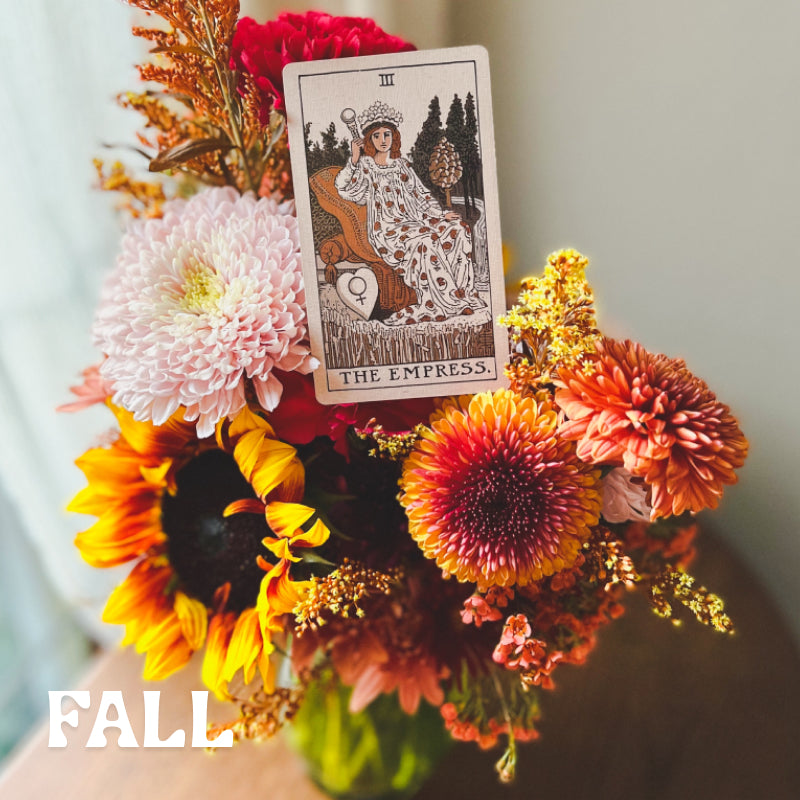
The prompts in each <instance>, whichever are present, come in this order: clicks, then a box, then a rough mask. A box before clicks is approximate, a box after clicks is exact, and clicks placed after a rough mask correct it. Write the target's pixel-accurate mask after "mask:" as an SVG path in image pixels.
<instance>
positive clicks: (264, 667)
mask: <svg viewBox="0 0 800 800" xmlns="http://www.w3.org/2000/svg"><path fill="white" fill-rule="evenodd" d="M274 649H275V648H274V647H273V646H272V645H270V650H269V651H267V649H266V647H265V648H264V649H263V650H262V652H261V655H260V656H259V657H258V671H259V673H260V674H261V682H262V683H263V684H264V691H265V692H266V693H267V694H272V692H274V691H275V672H276V670H275V665H274V664H273V663H272V659H271V658H270V657H269V656H270V653H271V652H272V650H274Z"/></svg>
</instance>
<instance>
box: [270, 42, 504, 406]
mask: <svg viewBox="0 0 800 800" xmlns="http://www.w3.org/2000/svg"><path fill="white" fill-rule="evenodd" d="M283 76H284V86H285V90H286V109H287V118H288V125H289V141H290V147H291V156H292V174H293V178H294V187H295V196H296V201H297V214H298V218H299V222H300V230H301V244H302V253H303V270H304V275H305V284H306V302H307V306H308V317H309V333H310V337H311V349H312V352H313V354H314V355H315V356H316V357H317V358H318V359H319V360H320V362H321V366H320V368H319V369H318V370H317V371H316V373H315V378H316V392H317V397H318V399H319V400H320V402H323V403H339V402H355V401H366V400H384V399H392V398H399V397H429V396H434V395H450V394H459V393H466V392H476V391H481V390H483V389H490V388H495V387H498V386H500V385H503V384H504V378H503V365H504V363H505V360H506V356H507V355H508V340H507V333H506V331H505V330H503V329H500V328H498V326H497V325H496V324H495V321H496V319H497V317H498V316H499V315H500V314H502V313H503V311H504V310H505V304H504V291H503V268H502V267H503V264H502V248H501V240H500V220H499V204H498V199H497V171H496V166H495V157H494V131H493V126H492V103H491V94H490V88H489V62H488V56H487V53H486V51H485V50H484V49H483V48H482V47H463V48H454V49H448V50H428V51H418V52H413V53H397V54H392V55H383V56H366V57H360V58H347V59H337V60H332V61H315V62H306V63H295V64H289V65H288V66H287V67H286V68H285V70H284V73H283Z"/></svg>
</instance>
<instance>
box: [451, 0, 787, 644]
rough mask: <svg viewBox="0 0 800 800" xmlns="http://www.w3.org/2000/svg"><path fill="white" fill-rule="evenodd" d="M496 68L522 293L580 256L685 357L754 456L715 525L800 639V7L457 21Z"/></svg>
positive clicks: (639, 325) (627, 4)
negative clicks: (569, 251) (562, 256)
mask: <svg viewBox="0 0 800 800" xmlns="http://www.w3.org/2000/svg"><path fill="white" fill-rule="evenodd" d="M451 11H453V12H454V13H453V32H454V35H453V39H452V42H453V43H455V44H462V43H466V42H482V43H484V44H485V45H486V46H487V47H488V48H489V51H490V55H491V62H492V70H493V86H494V106H495V125H496V128H497V131H496V134H497V142H498V161H499V172H500V193H501V207H502V224H503V235H504V238H506V239H507V240H508V241H509V242H510V243H511V244H513V245H514V248H515V250H516V251H517V263H516V267H515V269H516V271H517V273H518V274H519V273H524V272H527V271H533V270H535V269H536V268H537V266H538V265H539V264H541V263H542V260H543V258H544V257H545V256H546V254H547V253H548V252H550V251H552V250H554V249H556V248H559V247H564V246H574V247H576V248H578V249H580V250H582V251H583V252H584V253H585V254H587V255H588V256H590V257H591V259H592V267H591V271H590V277H591V280H592V282H593V285H594V287H595V292H596V296H597V300H598V305H599V308H600V312H601V320H602V321H604V322H605V325H606V327H609V328H612V329H613V331H614V332H615V333H617V334H623V335H629V336H632V337H635V338H637V339H639V340H640V341H641V342H643V343H644V344H645V345H646V346H647V347H648V348H650V349H653V350H657V351H661V352H665V353H668V354H670V355H674V356H682V357H684V358H685V359H686V360H687V362H688V365H689V367H690V369H692V370H693V371H694V372H695V373H696V374H698V375H700V376H701V377H703V378H704V379H705V380H707V381H708V383H709V384H710V385H711V386H712V388H714V390H715V391H716V392H717V394H718V396H719V397H720V398H721V399H723V401H724V402H726V403H728V404H729V405H731V407H732V408H733V410H734V412H735V413H736V414H737V415H738V416H739V418H740V420H741V422H742V425H743V428H744V430H745V432H746V434H747V435H748V436H749V438H750V441H751V455H750V458H749V461H748V464H747V465H746V467H745V469H744V470H743V471H742V473H741V482H740V483H739V484H738V485H737V486H735V487H733V488H732V489H730V490H729V491H728V493H727V494H726V496H725V498H724V500H723V504H722V507H721V509H720V513H718V514H716V515H715V516H714V517H713V521H714V525H715V526H716V527H718V528H719V529H720V530H721V531H722V532H724V534H725V536H726V537H727V538H728V539H729V540H730V541H731V542H733V543H734V544H735V545H736V547H737V549H738V550H739V551H740V552H741V553H742V554H744V555H746V556H747V558H748V559H749V560H751V561H752V563H753V565H754V566H755V568H756V570H757V572H758V574H759V575H760V576H761V578H762V579H763V581H764V582H765V583H767V584H768V585H769V586H770V587H771V590H772V594H773V596H774V597H775V598H776V599H777V600H778V601H779V603H780V604H781V606H782V608H783V610H784V612H785V614H786V616H787V618H789V620H790V621H791V623H792V624H793V626H794V629H795V631H796V632H797V633H798V635H800V612H798V610H797V609H798V607H800V581H798V577H797V576H798V571H800V489H798V454H800V415H799V414H798V412H797V405H798V398H800V369H799V368H798V349H799V348H800V323H799V322H798V318H799V317H800V314H798V306H799V305H800V258H799V257H798V246H797V245H798V242H797V238H798V222H800V199H799V189H800V99H799V98H800V46H798V44H799V42H798V31H800V3H798V2H797V0H770V2H765V3H758V2H755V1H753V2H750V0H727V1H726V0H672V2H669V3H657V2H652V0H648V1H646V2H645V1H643V0H602V2H601V1H600V0H564V1H563V2H558V1H557V0H542V1H541V2H509V0H499V1H498V0H495V2H492V3H491V4H489V3H485V2H476V1H474V0H463V1H462V2H457V3H452V4H451Z"/></svg>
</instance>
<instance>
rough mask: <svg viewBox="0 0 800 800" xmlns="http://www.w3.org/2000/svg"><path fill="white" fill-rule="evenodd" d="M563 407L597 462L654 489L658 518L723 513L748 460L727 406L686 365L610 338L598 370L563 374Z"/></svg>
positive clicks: (566, 431) (581, 451)
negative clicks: (725, 494)
mask: <svg viewBox="0 0 800 800" xmlns="http://www.w3.org/2000/svg"><path fill="white" fill-rule="evenodd" d="M559 378H560V380H559V381H557V385H558V386H559V387H560V388H558V390H557V391H556V402H557V403H558V405H559V406H561V408H562V409H563V410H564V412H565V413H566V415H567V417H568V418H569V419H568V420H567V422H565V423H564V424H563V425H562V428H561V432H562V434H563V435H564V436H566V437H567V438H569V439H574V440H577V442H578V456H579V457H580V458H581V459H583V460H584V461H587V462H589V463H593V464H622V465H624V466H625V468H626V469H627V470H628V471H629V472H631V473H632V474H633V475H636V476H638V477H640V478H644V480H645V482H646V483H647V484H649V485H650V487H651V489H652V502H651V505H652V512H651V517H652V518H653V519H655V518H656V517H666V516H669V515H670V514H682V513H683V512H684V511H701V510H702V509H704V508H716V506H717V504H718V503H719V499H720V497H721V496H722V487H723V485H724V484H731V483H735V482H736V474H735V473H734V470H735V469H737V468H738V467H740V466H742V464H743V463H744V460H745V457H746V455H747V439H745V437H744V434H743V433H742V431H741V430H740V429H739V426H738V424H737V422H736V420H735V419H734V417H733V416H732V415H731V413H730V410H729V408H728V407H727V406H725V405H723V404H722V403H720V402H718V401H717V398H716V397H715V395H714V393H713V392H712V391H711V390H710V389H709V388H708V386H706V384H705V383H704V382H703V381H702V380H700V379H699V378H697V377H695V376H694V375H692V373H691V372H689V370H688V369H687V368H686V364H685V363H684V362H683V361H682V360H680V359H674V358H668V357H667V356H663V355H654V354H652V353H649V352H648V351H647V350H645V349H644V347H642V346H641V345H640V344H637V343H636V342H631V341H624V342H618V341H614V340H613V339H603V340H602V341H601V342H600V343H598V344H597V354H596V357H595V358H594V359H593V361H592V363H591V369H585V370H582V369H580V368H565V369H562V370H561V371H560V373H559Z"/></svg>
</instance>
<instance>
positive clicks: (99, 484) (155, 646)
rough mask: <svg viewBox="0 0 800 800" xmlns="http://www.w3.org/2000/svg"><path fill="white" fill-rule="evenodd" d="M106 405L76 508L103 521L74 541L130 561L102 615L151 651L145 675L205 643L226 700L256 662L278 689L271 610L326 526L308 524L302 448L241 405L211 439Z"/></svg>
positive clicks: (211, 677) (164, 671)
mask: <svg viewBox="0 0 800 800" xmlns="http://www.w3.org/2000/svg"><path fill="white" fill-rule="evenodd" d="M111 408H112V411H113V412H114V413H115V415H116V417H117V420H118V421H119V424H120V435H119V438H118V439H117V440H116V441H115V442H114V443H113V444H111V446H110V447H98V448H95V449H93V450H89V451H88V452H87V453H86V454H85V455H83V456H82V457H81V458H80V459H78V462H77V463H78V466H79V467H80V468H81V469H82V470H83V472H84V473H85V475H86V477H87V479H88V481H89V485H88V486H87V487H86V488H85V489H83V491H81V492H80V493H79V494H78V495H77V496H76V497H75V499H74V500H73V501H72V503H71V504H70V510H72V511H78V512H82V513H85V514H93V515H95V516H97V517H99V519H98V521H97V522H96V523H95V524H94V525H93V526H92V527H91V528H89V529H88V530H87V531H84V532H83V533H81V534H79V535H78V537H77V538H76V545H77V546H78V548H79V549H80V551H81V554H82V555H83V557H84V559H85V560H86V561H88V562H89V563H90V564H92V565H93V566H97V567H109V566H114V565H117V564H123V563H126V562H131V561H135V562H136V563H135V564H134V567H133V569H132V570H131V572H130V574H129V575H128V577H127V578H126V579H125V581H124V582H123V583H122V584H121V585H120V586H119V587H118V588H117V589H115V590H114V592H113V593H112V594H111V596H110V598H109V600H108V603H107V604H106V608H105V611H104V614H103V618H104V620H105V621H107V622H112V623H117V624H123V625H125V627H126V635H125V639H124V642H123V643H124V644H131V643H133V644H135V645H136V649H137V650H138V651H139V652H144V653H146V654H147V657H146V661H145V669H144V676H145V678H148V679H159V678H165V677H167V676H168V675H170V674H172V673H173V672H175V671H176V670H177V669H179V668H180V667H182V666H183V665H184V664H185V663H186V662H187V661H188V660H189V658H190V657H191V655H192V653H193V652H195V651H196V650H199V649H201V648H202V647H203V646H205V650H206V652H205V660H204V663H203V679H204V680H205V682H206V684H207V685H208V686H209V688H210V689H212V690H213V691H214V692H215V693H217V694H218V695H219V696H220V697H225V696H226V695H227V687H228V683H229V682H230V681H231V680H232V679H233V678H234V676H235V675H236V674H237V673H238V672H239V671H240V670H241V672H242V677H243V680H244V682H245V683H249V682H250V681H251V680H252V679H253V678H254V676H255V672H256V669H258V670H259V672H260V674H261V678H262V680H263V682H264V685H265V686H266V687H267V689H270V688H271V686H272V677H273V676H272V674H271V670H270V663H269V655H270V653H271V652H272V650H273V649H274V648H273V645H272V642H271V638H272V634H273V633H274V632H275V631H278V630H281V625H280V624H279V623H278V622H277V620H278V618H279V617H281V616H282V615H283V614H286V613H289V612H290V611H291V610H292V609H293V607H294V605H295V604H296V602H297V600H298V599H299V598H300V597H302V595H303V593H304V591H305V589H306V588H307V585H308V584H307V582H300V581H293V580H292V579H291V576H290V565H291V563H293V562H295V561H297V560H299V559H298V557H297V556H296V555H295V554H294V549H295V548H298V547H300V548H302V547H315V546H318V545H320V544H322V543H323V542H324V541H325V539H327V537H328V534H329V531H328V529H327V528H326V527H325V526H324V525H323V524H322V522H320V521H319V520H317V521H316V522H315V523H314V524H313V525H312V526H311V527H310V528H308V529H304V527H303V526H304V525H305V524H306V523H307V522H308V521H309V520H310V519H311V517H312V516H313V514H314V510H313V509H311V508H308V507H307V506H304V505H301V504H299V503H298V502H296V501H297V500H299V499H300V498H301V497H302V495H303V490H304V470H303V466H302V464H301V463H300V460H299V459H298V457H297V453H296V451H295V449H294V448H293V447H291V446H290V445H288V444H286V443H284V442H281V441H279V440H278V439H277V438H275V435H274V432H273V430H272V428H271V427H270V426H269V425H268V424H267V422H265V421H264V419H262V418H261V417H260V416H258V415H257V414H254V413H252V412H251V411H250V410H249V409H247V408H245V409H244V410H243V411H241V412H240V413H239V414H238V415H237V416H236V418H235V419H234V420H232V421H230V422H227V421H226V422H223V423H220V424H219V425H218V426H217V431H216V437H215V438H208V439H198V438H197V436H196V433H195V426H194V425H193V424H190V423H187V422H185V421H184V420H183V418H182V416H181V414H180V412H179V413H178V414H177V415H175V416H173V417H172V418H171V419H170V420H168V422H167V423H166V424H165V425H161V426H154V425H152V424H151V423H149V422H137V421H135V420H134V419H133V416H132V415H131V414H130V413H129V412H127V411H124V410H123V409H120V408H117V407H114V406H111ZM253 512H255V513H253ZM265 556H266V558H265Z"/></svg>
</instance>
